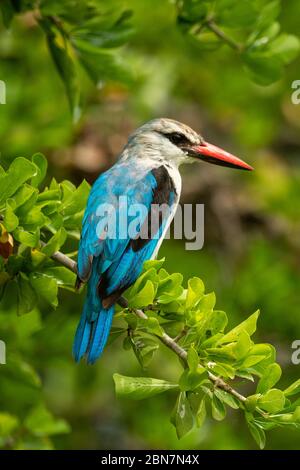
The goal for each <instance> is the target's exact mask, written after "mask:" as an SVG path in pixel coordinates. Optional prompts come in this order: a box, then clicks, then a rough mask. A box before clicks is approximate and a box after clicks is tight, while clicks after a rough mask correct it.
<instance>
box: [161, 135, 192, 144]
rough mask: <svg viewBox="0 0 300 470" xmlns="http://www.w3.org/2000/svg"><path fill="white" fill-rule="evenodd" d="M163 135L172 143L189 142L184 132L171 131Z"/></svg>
mask: <svg viewBox="0 0 300 470" xmlns="http://www.w3.org/2000/svg"><path fill="white" fill-rule="evenodd" d="M164 136H165V137H167V139H169V140H170V142H172V144H174V145H178V146H181V145H187V144H190V141H189V139H188V138H187V137H186V136H185V135H184V134H180V133H179V132H171V133H169V134H164Z"/></svg>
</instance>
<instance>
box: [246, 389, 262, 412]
mask: <svg viewBox="0 0 300 470" xmlns="http://www.w3.org/2000/svg"><path fill="white" fill-rule="evenodd" d="M260 397H261V395H260V394H259V393H256V394H255V395H249V396H248V397H247V399H246V401H245V403H244V404H245V408H246V410H247V411H249V412H250V413H253V412H254V410H255V408H256V407H257V402H258V400H259V399H260Z"/></svg>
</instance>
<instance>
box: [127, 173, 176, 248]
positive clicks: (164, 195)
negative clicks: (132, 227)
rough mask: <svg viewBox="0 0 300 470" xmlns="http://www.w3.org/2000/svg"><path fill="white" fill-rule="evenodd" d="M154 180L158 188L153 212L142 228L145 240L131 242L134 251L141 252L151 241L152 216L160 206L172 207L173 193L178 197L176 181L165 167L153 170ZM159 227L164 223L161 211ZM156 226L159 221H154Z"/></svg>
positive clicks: (154, 192)
mask: <svg viewBox="0 0 300 470" xmlns="http://www.w3.org/2000/svg"><path fill="white" fill-rule="evenodd" d="M151 173H152V174H153V176H154V178H155V179H156V188H155V189H154V190H153V199H152V203H151V206H152V207H153V210H151V207H150V210H149V213H148V217H147V219H146V221H145V225H144V226H142V227H141V233H142V234H143V238H141V237H140V236H137V237H136V238H135V239H133V240H131V242H130V245H129V246H130V247H131V248H132V250H133V251H135V252H136V251H139V250H141V249H142V248H143V247H144V246H145V245H146V244H147V243H149V241H150V240H151V229H152V219H151V216H152V215H153V214H154V213H155V211H159V206H161V205H162V204H167V205H170V199H171V195H172V193H173V195H174V196H176V189H175V185H174V181H173V180H172V178H171V176H170V175H169V172H168V170H167V169H166V167H165V166H164V165H161V166H160V167H158V168H154V169H153V170H151ZM157 218H158V227H157V229H159V228H160V227H161V224H162V222H163V213H162V212H161V211H159V213H158V217H157ZM153 224H154V225H157V221H153Z"/></svg>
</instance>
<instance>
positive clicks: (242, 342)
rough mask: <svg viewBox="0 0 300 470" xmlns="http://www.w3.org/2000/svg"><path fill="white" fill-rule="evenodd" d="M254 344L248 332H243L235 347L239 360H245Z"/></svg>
mask: <svg viewBox="0 0 300 470" xmlns="http://www.w3.org/2000/svg"><path fill="white" fill-rule="evenodd" d="M252 344H253V343H252V341H251V339H250V336H249V334H248V333H247V331H241V332H240V334H239V336H238V339H237V342H236V345H235V347H234V352H235V354H236V357H237V359H242V358H244V357H245V356H246V354H247V353H248V352H249V349H250V348H251V346H252Z"/></svg>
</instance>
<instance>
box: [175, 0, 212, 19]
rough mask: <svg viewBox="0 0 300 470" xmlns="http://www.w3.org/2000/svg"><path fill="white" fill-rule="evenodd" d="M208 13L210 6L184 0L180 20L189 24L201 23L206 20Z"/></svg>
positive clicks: (192, 0)
mask: <svg viewBox="0 0 300 470" xmlns="http://www.w3.org/2000/svg"><path fill="white" fill-rule="evenodd" d="M207 12H208V5H207V4H205V3H204V2H198V1H196V2H195V0H184V2H183V4H182V6H181V8H180V16H179V20H181V21H183V20H184V21H188V22H189V23H193V22H199V21H202V20H204V19H205V17H206V14H207Z"/></svg>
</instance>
